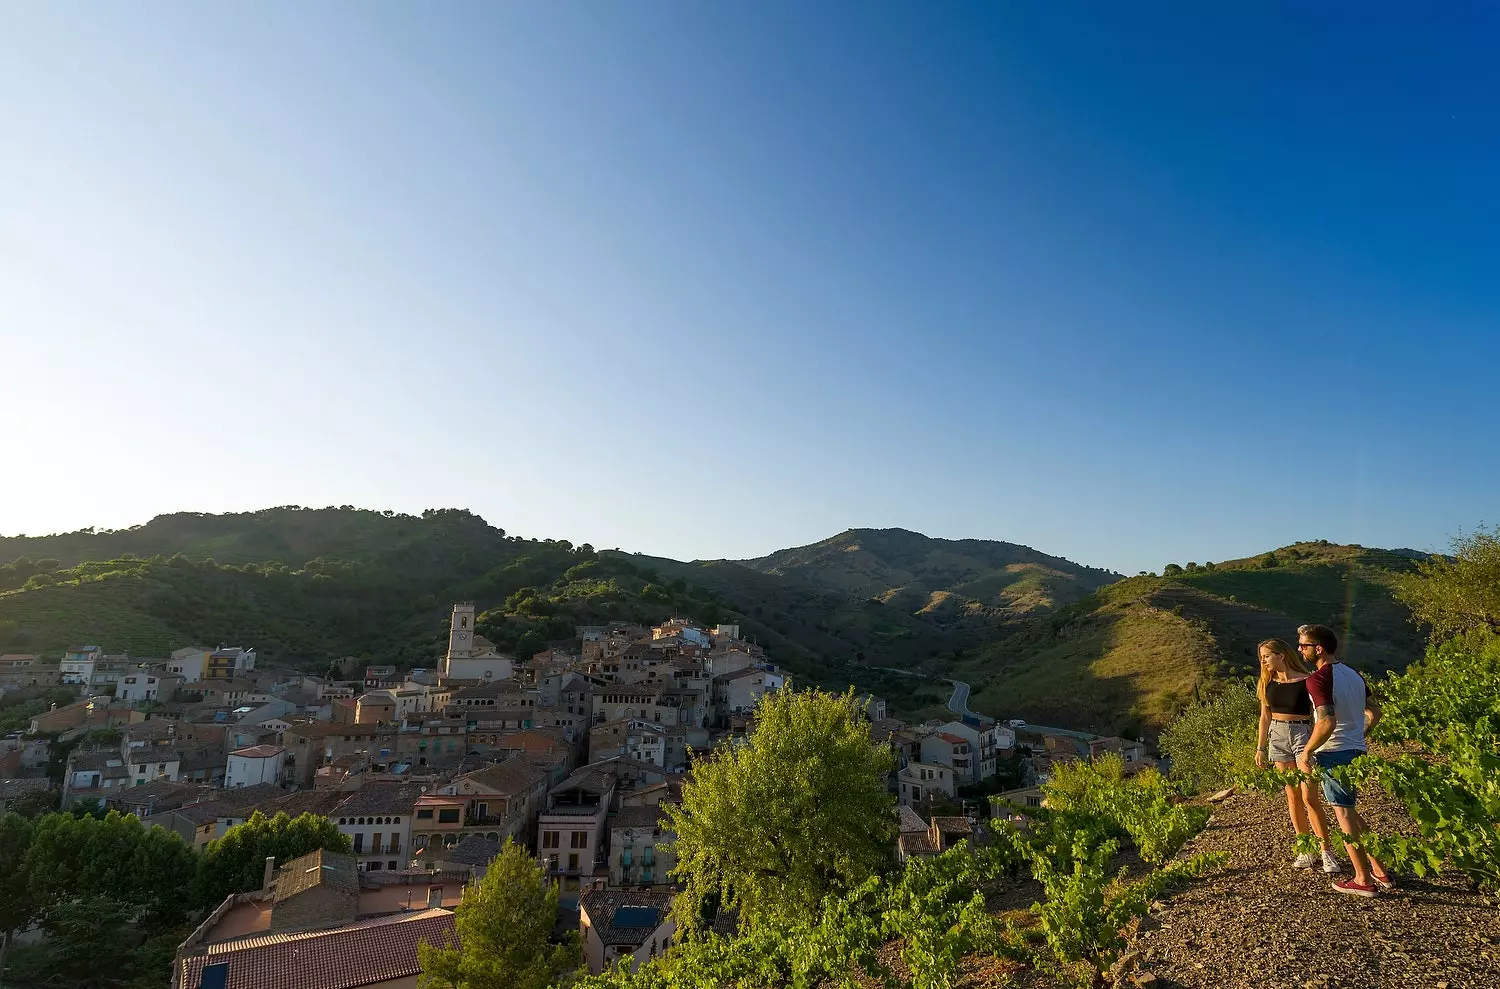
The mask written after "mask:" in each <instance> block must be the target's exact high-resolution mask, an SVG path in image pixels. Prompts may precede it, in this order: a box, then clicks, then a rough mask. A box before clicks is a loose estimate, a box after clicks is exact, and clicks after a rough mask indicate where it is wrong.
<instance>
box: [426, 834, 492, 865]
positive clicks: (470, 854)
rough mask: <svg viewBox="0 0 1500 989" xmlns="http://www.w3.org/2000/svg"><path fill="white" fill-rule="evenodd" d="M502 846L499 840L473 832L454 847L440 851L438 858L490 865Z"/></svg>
mask: <svg viewBox="0 0 1500 989" xmlns="http://www.w3.org/2000/svg"><path fill="white" fill-rule="evenodd" d="M500 848H501V845H500V843H499V842H498V841H490V840H489V839H488V838H485V837H481V836H480V835H477V834H471V835H465V836H464V837H463V839H462V840H460V841H459V843H458V844H457V845H455V846H454V847H453V848H452V849H450V850H447V851H444V852H441V853H439V854H438V855H437V858H438V859H439V860H440V861H443V862H455V863H457V864H459V865H489V864H490V863H491V862H493V861H494V860H495V856H496V855H499V854H500Z"/></svg>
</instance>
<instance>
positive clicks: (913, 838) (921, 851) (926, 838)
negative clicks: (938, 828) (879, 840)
mask: <svg viewBox="0 0 1500 989" xmlns="http://www.w3.org/2000/svg"><path fill="white" fill-rule="evenodd" d="M900 841H901V850H902V851H903V852H905V853H906V854H907V855H936V854H937V845H936V844H935V843H934V842H933V840H932V835H930V834H928V833H927V832H926V831H919V832H916V833H915V834H903V835H902V836H901V839H900Z"/></svg>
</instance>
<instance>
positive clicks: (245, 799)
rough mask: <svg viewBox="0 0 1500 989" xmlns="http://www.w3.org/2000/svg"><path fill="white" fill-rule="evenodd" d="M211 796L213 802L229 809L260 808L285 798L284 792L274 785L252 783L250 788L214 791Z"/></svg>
mask: <svg viewBox="0 0 1500 989" xmlns="http://www.w3.org/2000/svg"><path fill="white" fill-rule="evenodd" d="M213 796H214V800H216V801H218V802H219V803H223V804H226V805H228V806H230V807H260V806H267V805H269V804H271V803H273V802H275V801H277V800H280V799H281V798H282V797H284V796H286V791H285V790H283V789H282V788H281V787H279V786H277V785H276V784H274V783H253V784H251V785H250V786H236V787H231V788H230V789H227V790H215V791H214V795H213Z"/></svg>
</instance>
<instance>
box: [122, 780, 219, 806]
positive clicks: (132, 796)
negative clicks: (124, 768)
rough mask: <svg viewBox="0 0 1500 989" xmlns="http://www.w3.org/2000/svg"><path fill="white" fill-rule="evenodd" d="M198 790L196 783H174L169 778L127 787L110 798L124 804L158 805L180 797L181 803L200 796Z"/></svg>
mask: <svg viewBox="0 0 1500 989" xmlns="http://www.w3.org/2000/svg"><path fill="white" fill-rule="evenodd" d="M198 790H199V787H198V785H197V784H196V783H172V782H169V781H167V780H152V781H151V782H149V783H142V784H141V785H140V786H131V787H126V788H125V789H124V790H122V791H121V792H120V794H119V795H118V796H115V797H111V798H110V799H111V800H114V801H117V802H118V803H122V804H156V805H157V806H161V805H162V804H164V803H167V802H170V801H171V800H174V799H177V798H178V797H181V798H183V799H182V800H181V801H179V804H180V803H183V802H185V801H187V800H191V799H193V798H194V797H196V796H198Z"/></svg>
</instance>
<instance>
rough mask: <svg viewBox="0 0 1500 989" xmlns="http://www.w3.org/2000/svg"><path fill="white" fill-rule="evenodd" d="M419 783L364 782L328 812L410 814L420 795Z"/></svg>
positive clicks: (340, 813) (341, 813) (339, 813)
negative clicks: (334, 808)
mask: <svg viewBox="0 0 1500 989" xmlns="http://www.w3.org/2000/svg"><path fill="white" fill-rule="evenodd" d="M422 789H423V788H422V786H421V784H419V783H384V782H381V783H366V784H365V785H364V786H362V787H360V788H359V789H358V790H355V791H354V792H353V793H351V794H349V796H348V798H347V799H345V800H344V801H343V802H342V803H340V804H339V805H338V807H337V809H336V810H334V811H330V812H329V813H330V814H335V813H336V814H338V815H339V816H341V817H342V816H346V815H353V816H360V815H365V814H407V815H409V814H411V812H412V808H414V807H415V806H416V804H417V798H418V797H420V796H421V795H422Z"/></svg>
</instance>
